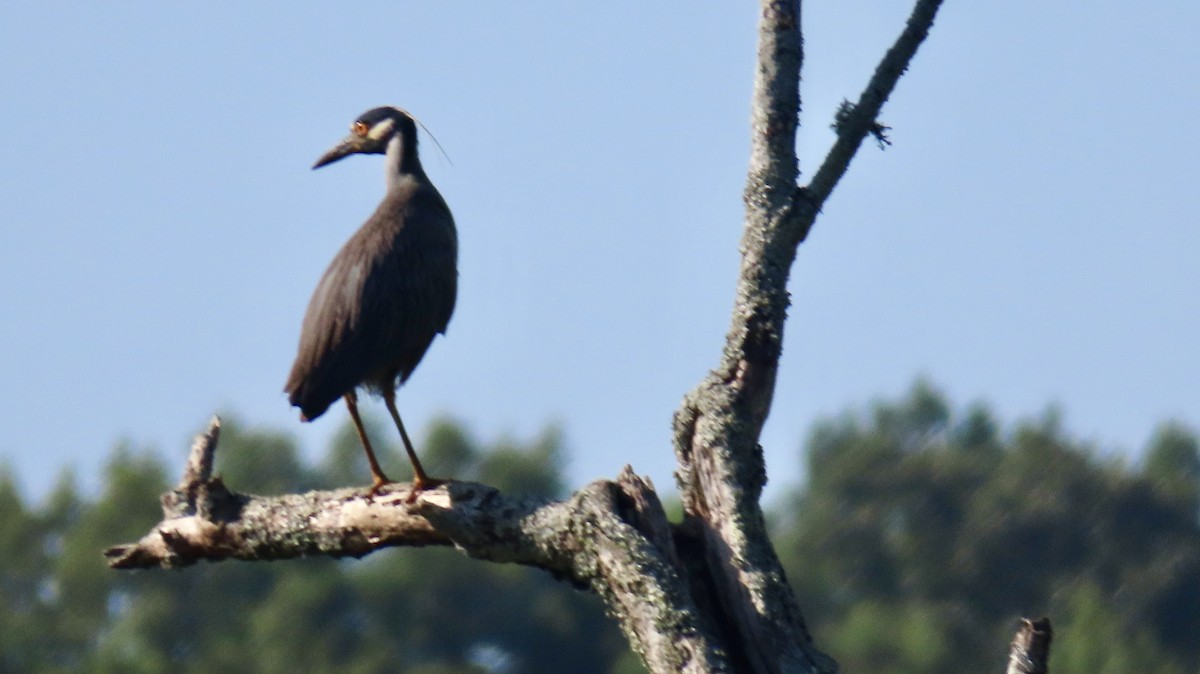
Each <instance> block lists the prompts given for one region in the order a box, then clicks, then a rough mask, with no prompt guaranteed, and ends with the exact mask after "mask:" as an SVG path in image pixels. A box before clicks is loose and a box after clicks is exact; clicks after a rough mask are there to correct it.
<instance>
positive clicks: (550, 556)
mask: <svg viewBox="0 0 1200 674" xmlns="http://www.w3.org/2000/svg"><path fill="white" fill-rule="evenodd" d="M219 430H220V423H219V421H218V420H217V419H215V418H214V419H213V422H212V423H211V424H210V425H209V428H208V430H207V431H206V432H204V433H202V434H201V435H199V436H197V438H196V441H195V443H194V444H193V446H192V451H191V454H190V456H189V459H188V462H187V468H186V470H185V472H184V476H183V479H182V480H181V481H180V483H179V485H178V486H177V487H176V489H175V490H174V491H171V492H168V493H167V494H166V495H165V496H164V497H163V520H162V522H160V523H159V524H158V525H156V526H155V527H154V528H153V529H152V530H151V531H150V532H149V533H148V534H147V535H146V536H144V537H143V538H142V539H141V540H139V541H137V542H134V543H129V544H125V545H118V546H115V547H113V548H110V549H109V550H107V551H105V555H106V556H107V557H108V558H109V565H110V566H111V567H113V568H118V569H131V568H154V567H164V568H165V567H182V566H188V565H191V564H194V563H196V562H198V561H201V560H207V561H219V560H224V559H242V560H256V561H266V560H280V559H290V558H294V557H300V556H304V555H326V556H331V557H346V556H353V557H361V556H363V555H366V554H368V553H370V552H374V551H375V550H379V549H381V548H385V547H391V546H424V545H453V546H455V547H457V548H459V549H461V550H462V551H463V552H465V553H466V554H468V555H470V556H472V557H476V558H479V559H486V560H490V561H495V562H511V563H517V564H525V565H528V566H533V567H537V568H540V569H544V570H546V571H548V572H550V573H551V574H553V575H554V576H556V577H558V578H561V579H565V580H568V581H570V582H572V583H573V584H575V585H577V586H580V587H585V588H589V589H591V590H593V591H595V592H596V593H597V594H598V595H600V597H601V598H602V599H603V600H604V601H605V603H606V605H607V607H608V610H609V613H610V614H612V615H613V616H614V617H615V618H616V619H617V620H618V622H619V624H620V626H621V628H622V630H623V631H624V632H625V635H626V637H627V638H628V639H629V641H630V643H631V644H632V645H633V646H634V648H635V649H636V650H637V652H639V653H641V654H642V656H643V658H644V659H645V662H646V664H647V666H648V667H649V668H650V670H651V671H653V672H693V673H696V674H705V673H709V672H731V671H734V670H733V669H732V668H731V667H730V666H729V664H728V661H727V660H726V658H725V656H724V655H723V649H722V648H721V647H720V645H719V643H718V642H717V641H716V640H715V639H714V637H713V634H714V631H713V629H712V628H711V626H710V625H709V624H707V623H706V622H705V618H704V614H703V613H701V612H700V611H698V610H697V609H696V606H695V605H694V603H693V602H692V599H691V593H690V590H689V587H688V585H687V582H686V580H685V579H684V578H682V577H681V576H680V574H679V573H678V571H677V569H678V568H679V567H678V566H677V559H678V558H677V556H676V555H675V551H674V545H673V543H672V542H671V537H670V535H669V531H670V527H669V524H668V523H667V520H666V516H665V514H664V513H663V509H662V504H661V503H660V502H659V501H658V496H657V495H656V494H655V493H654V492H653V490H652V488H651V486H650V485H649V483H648V482H646V481H645V480H643V479H642V478H640V477H638V476H636V475H634V474H633V472H632V470H630V469H628V468H627V469H626V470H625V471H623V472H622V475H621V477H620V478H619V481H618V482H615V483H614V482H609V481H604V480H601V481H597V482H594V483H592V484H590V485H588V486H587V487H584V488H583V489H581V490H580V491H578V492H576V493H575V494H574V495H572V496H571V497H570V498H569V499H567V500H565V501H561V502H550V501H546V500H544V499H540V498H510V497H507V496H504V495H503V494H501V493H500V492H498V491H496V490H495V489H493V488H491V487H488V486H486V485H482V484H475V483H469V482H450V483H448V484H446V485H444V486H442V487H439V488H437V489H433V490H429V491H423V492H421V493H420V495H419V497H418V498H417V500H416V501H415V502H414V503H409V501H408V496H409V493H410V489H409V487H408V485H400V484H393V485H387V486H386V487H384V488H383V489H382V490H380V491H379V493H377V494H376V495H375V496H371V495H369V493H368V490H367V489H366V488H360V489H339V490H335V491H314V492H309V493H306V494H295V495H285V496H251V495H246V494H238V493H235V492H232V491H230V490H229V489H227V488H226V487H225V485H224V484H223V483H222V482H221V480H220V479H219V478H215V477H212V474H211V473H212V465H213V455H214V453H215V452H216V449H217V439H218V436H219Z"/></svg>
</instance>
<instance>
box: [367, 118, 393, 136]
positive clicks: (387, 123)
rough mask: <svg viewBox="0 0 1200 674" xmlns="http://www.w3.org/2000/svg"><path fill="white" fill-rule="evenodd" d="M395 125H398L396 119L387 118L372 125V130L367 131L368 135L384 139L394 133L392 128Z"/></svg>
mask: <svg viewBox="0 0 1200 674" xmlns="http://www.w3.org/2000/svg"><path fill="white" fill-rule="evenodd" d="M394 126H396V120H394V119H385V120H383V121H381V122H379V123H378V124H376V125H375V126H373V127H371V130H370V131H368V132H367V136H369V137H370V138H372V139H373V140H383V139H384V138H386V137H388V136H390V135H392V128H393V127H394Z"/></svg>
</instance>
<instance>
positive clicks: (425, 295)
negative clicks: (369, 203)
mask: <svg viewBox="0 0 1200 674" xmlns="http://www.w3.org/2000/svg"><path fill="white" fill-rule="evenodd" d="M350 131H351V133H350V135H349V136H347V137H346V139H345V140H343V141H342V142H341V143H338V145H337V146H336V147H334V148H333V149H332V150H330V151H329V152H327V153H325V155H324V156H322V157H321V158H320V159H318V160H317V163H316V164H315V165H313V168H314V169H317V168H320V167H322V166H325V165H327V164H332V163H333V162H335V161H337V160H339V159H341V158H343V157H346V156H349V155H352V154H386V155H387V169H386V171H387V194H386V195H385V196H384V198H383V202H382V203H381V204H379V207H378V208H377V209H375V214H374V215H372V216H371V217H370V218H368V219H367V222H366V224H364V225H363V226H362V227H361V228H360V229H359V230H358V231H357V232H355V233H354V236H352V237H350V240H349V241H347V242H346V245H344V246H342V249H341V251H339V252H338V254H337V257H335V258H333V262H332V263H330V265H329V269H328V270H326V271H325V275H324V276H323V277H321V281H320V283H318V284H317V289H316V290H315V291H314V292H313V296H312V300H310V301H309V305H308V311H307V312H306V313H305V315H304V326H303V329H302V330H301V333H300V351H299V353H298V354H297V355H296V363H295V364H294V365H293V366H292V373H291V375H290V376H288V381H287V385H286V386H285V387H284V390H285V391H286V392H287V393H288V399H289V400H290V401H291V403H292V405H294V406H296V407H299V408H300V413H301V416H300V418H301V420H303V421H311V420H312V419H316V418H317V417H319V416H321V414H323V413H324V412H325V410H326V409H328V408H329V406H330V405H332V404H333V403H334V402H335V401H336V400H337V399H338V398H344V399H345V401H346V407H348V408H349V409H350V417H351V418H352V419H353V420H354V425H355V427H356V428H357V429H358V437H359V439H361V440H362V444H363V449H365V450H366V452H367V460H368V461H369V462H370V464H371V474H372V476H373V477H374V478H375V483H374V485H373V486H372V489H371V491H372V493H374V492H375V491H377V490H378V489H379V488H380V487H381V486H383V485H384V484H386V483H387V482H389V480H388V478H387V476H386V475H384V474H383V471H382V470H381V469H380V468H379V462H378V461H376V460H375V452H374V451H372V450H371V441H370V440H369V439H368V438H367V433H366V430H365V429H364V428H363V425H362V419H361V418H359V415H358V399H357V396H356V394H355V390H356V389H357V388H359V387H363V388H366V389H367V390H368V391H371V392H374V393H378V394H380V395H382V396H383V401H384V403H385V404H386V405H387V408H388V412H390V413H391V415H392V419H393V420H395V422H396V428H397V429H399V431H400V438H401V439H402V440H403V441H404V449H405V451H407V452H408V458H409V460H410V461H412V466H413V474H414V481H413V493H414V494H415V493H416V491H418V490H420V489H425V488H428V487H431V486H434V485H436V484H438V483H439V482H440V481H439V480H434V479H431V478H430V477H429V476H428V475H426V474H425V471H424V469H422V468H421V462H420V461H419V460H418V459H417V453H416V451H415V450H414V449H413V446H412V441H410V440H409V438H408V433H407V432H405V430H404V423H403V422H401V421H400V413H399V412H397V411H396V400H395V394H396V387H397V385H399V384H403V383H404V381H405V380H406V379H408V377H409V375H411V374H412V372H413V370H414V369H416V367H417V363H419V362H421V357H422V356H424V355H425V350H426V349H428V348H429V344H430V342H432V341H433V338H434V336H435V335H437V334H438V333H444V332H445V331H446V324H447V323H449V322H450V315H451V314H452V313H453V312H454V300H455V296H456V295H457V290H458V235H457V233H456V231H455V229H454V218H453V217H452V216H451V215H450V209H449V207H447V206H446V202H445V201H444V200H443V199H442V195H441V194H439V193H438V191H437V188H435V187H434V186H433V183H431V182H430V181H429V177H428V176H426V175H425V171H424V169H422V168H421V160H420V159H419V158H418V157H417V127H416V124H415V122H414V120H413V118H412V117H411V116H409V115H408V113H406V112H404V111H402V110H397V109H395V108H375V109H374V110H369V111H367V112H365V113H363V114H362V115H361V116H360V117H359V118H358V119H357V120H355V121H354V123H353V124H351V125H350Z"/></svg>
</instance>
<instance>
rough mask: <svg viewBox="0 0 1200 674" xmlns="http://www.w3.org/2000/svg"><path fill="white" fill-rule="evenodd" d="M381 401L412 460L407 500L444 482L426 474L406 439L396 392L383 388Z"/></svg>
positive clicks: (406, 435) (410, 442) (409, 458)
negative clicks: (410, 484) (411, 484)
mask: <svg viewBox="0 0 1200 674" xmlns="http://www.w3.org/2000/svg"><path fill="white" fill-rule="evenodd" d="M383 402H384V404H385V405H387V408H388V412H390V413H391V414H392V419H394V420H395V421H396V428H397V429H399V430H400V439H401V440H403V441H404V451H406V452H408V460H409V461H411V462H412V467H413V490H412V495H411V496H410V497H409V500H412V499H414V498H416V495H417V492H419V491H422V490H425V489H432V488H434V487H436V486H438V485H440V484H445V482H446V481H445V480H439V479H437V478H432V477H429V476H428V475H426V474H425V469H424V468H422V467H421V460H420V459H418V458H417V450H415V449H413V445H412V440H409V439H408V431H405V430H404V422H403V421H400V412H398V411H396V392H395V391H389V390H387V389H384V391H383Z"/></svg>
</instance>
